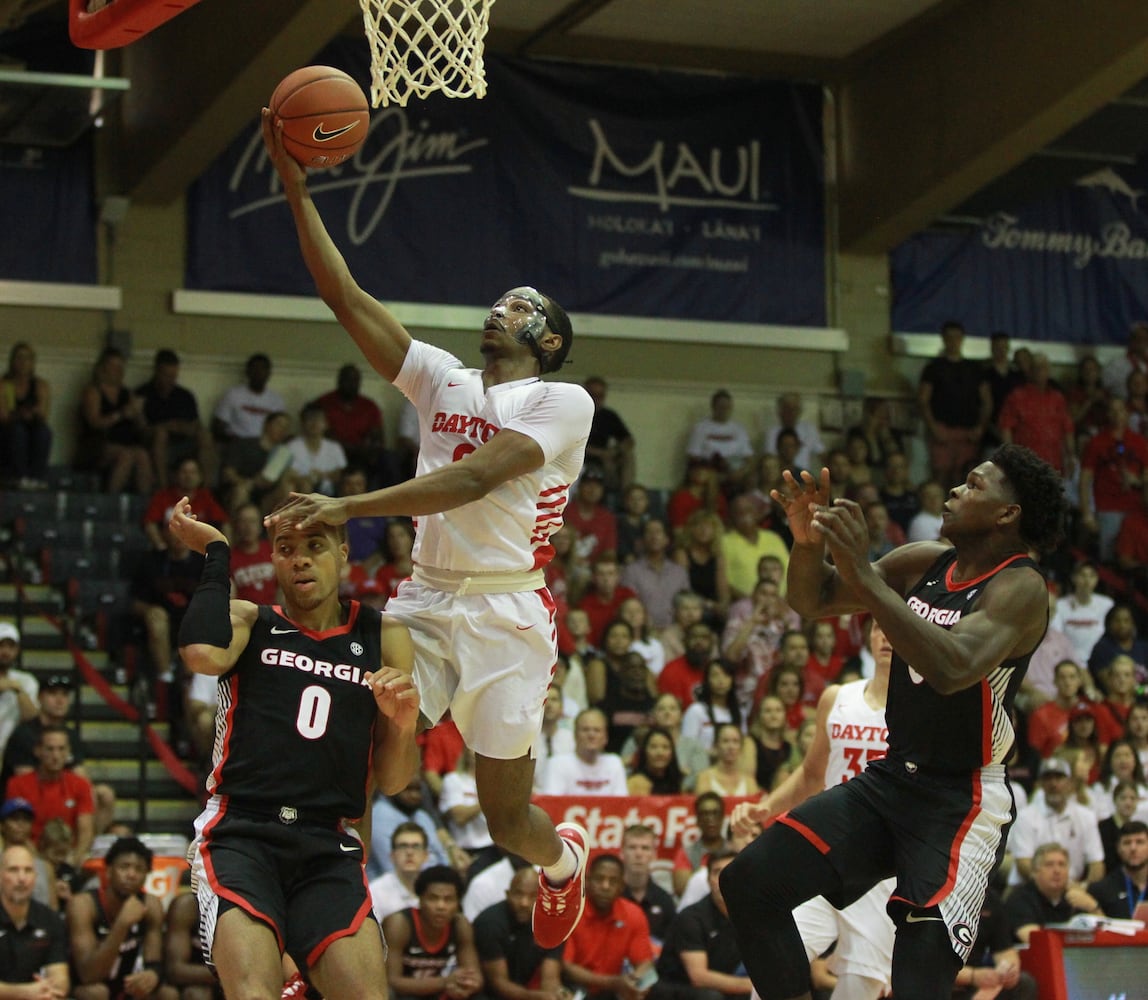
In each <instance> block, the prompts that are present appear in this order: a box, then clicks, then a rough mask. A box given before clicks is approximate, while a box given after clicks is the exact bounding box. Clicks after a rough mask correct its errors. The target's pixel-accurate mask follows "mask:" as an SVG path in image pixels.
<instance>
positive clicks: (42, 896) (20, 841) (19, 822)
mask: <svg viewBox="0 0 1148 1000" xmlns="http://www.w3.org/2000/svg"><path fill="white" fill-rule="evenodd" d="M35 818H36V810H35V809H33V808H32V803H31V802H29V801H28V800H27V799H6V800H4V802H3V805H0V846H2V847H26V848H27V849H28V850H29V851H30V852H31V854H32V858H33V868H34V869H35V872H34V874H35V886H34V887H33V889H32V898H33V899H34V900H36V902H38V903H43V904H44V905H45V906H47V907H49V908H50V909H52V910H56V909H58V897H57V895H56V866H55V865H54V864H52V862H51V861H49V860H48V859H47V858H45V857H43V856H42V855H41V854H40V852H39V851H37V849H36V841H35V840H33V839H32V823H33V822H34V821H35ZM3 969H4V967H3V966H2V965H0V975H2V974H3ZM2 993H3V991H2V990H0V994H2Z"/></svg>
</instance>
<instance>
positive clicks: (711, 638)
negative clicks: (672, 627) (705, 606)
mask: <svg viewBox="0 0 1148 1000" xmlns="http://www.w3.org/2000/svg"><path fill="white" fill-rule="evenodd" d="M685 645H686V651H685V652H684V653H683V654H682V655H681V656H679V657H677V658H676V659H673V660H670V662H669V663H667V664H666V666H665V668H664V669H663V670H662V672H661V673H660V674H658V690H659V691H661V692H663V693H669V694H672V695H674V696H675V697H676V698H677V699H678V702H679V703H680V704H681V705H682V707H683V708H689V706H690V705H692V704H693V701H694V696H695V694H696V692H697V691H698V689H699V688H700V687H701V685H702V683H703V682H704V681H705V677H706V668H707V667H708V666H709V664H710V661H711V660H713V658H714V657H715V656H716V655H717V648H716V647H717V641H716V636H715V635H714V634H713V630H712V629H711V628H710V627H709V626H708V625H707V624H706V623H705V622H701V621H699V622H695V623H694V624H693V625H690V626H689V628H687V629H686V642H685Z"/></svg>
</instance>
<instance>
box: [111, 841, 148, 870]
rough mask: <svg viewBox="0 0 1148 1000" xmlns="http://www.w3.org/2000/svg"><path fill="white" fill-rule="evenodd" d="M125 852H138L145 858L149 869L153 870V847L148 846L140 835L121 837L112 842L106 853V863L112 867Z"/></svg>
mask: <svg viewBox="0 0 1148 1000" xmlns="http://www.w3.org/2000/svg"><path fill="white" fill-rule="evenodd" d="M124 854H138V855H139V856H140V857H141V858H143V860H144V864H146V865H147V867H148V870H149V871H150V870H151V862H152V853H151V848H149V847H148V846H147V844H145V843H144V842H143V841H142V840H140V839H139V837H120V838H119V839H118V840H116V841H114V842H113V843H112V846H111V847H109V848H108V853H107V854H105V855H104V865H105V867H107V868H111V866H112V865H114V864H115V862H116V859H117V858H118V857H120V856H121V855H124Z"/></svg>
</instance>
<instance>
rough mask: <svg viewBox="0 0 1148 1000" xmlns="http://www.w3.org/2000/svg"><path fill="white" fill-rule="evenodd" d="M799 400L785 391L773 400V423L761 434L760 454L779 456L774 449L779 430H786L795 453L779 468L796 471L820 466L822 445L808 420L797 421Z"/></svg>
mask: <svg viewBox="0 0 1148 1000" xmlns="http://www.w3.org/2000/svg"><path fill="white" fill-rule="evenodd" d="M801 412H802V403H801V397H800V396H799V395H798V394H797V393H795V392H787V393H784V394H783V395H781V396H778V397H777V423H776V424H774V425H773V426H771V427H770V428H769V430H767V431H766V432H765V442H764V446H763V447H762V451H764V452H767V453H770V454H774V455H779V456H780V455H781V449H780V448H779V447H778V436H779V435H780V433H781V431H782V430H785V429H789V430H792V431H793V432H794V437H795V439H796V441H797V451H796V452H795V453H794V455H793V456H792V460H791V461H789V460H783V461H782V465H781V467H782V468H783V469H789V468H793V467H794V466H796V468H798V469H813V468H820V467H821V460H822V456H823V454H824V452H825V445H824V443H823V442H822V440H821V435H820V433H819V432H818V430H817V425H816V424H814V423H811V422H810V421H808V420H802V419H801Z"/></svg>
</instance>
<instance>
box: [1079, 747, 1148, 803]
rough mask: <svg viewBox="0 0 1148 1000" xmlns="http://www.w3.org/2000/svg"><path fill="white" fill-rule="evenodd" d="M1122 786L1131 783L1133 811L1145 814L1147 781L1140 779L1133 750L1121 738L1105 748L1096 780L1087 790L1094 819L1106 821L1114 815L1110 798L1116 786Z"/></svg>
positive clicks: (1141, 775)
mask: <svg viewBox="0 0 1148 1000" xmlns="http://www.w3.org/2000/svg"><path fill="white" fill-rule="evenodd" d="M1122 782H1124V783H1131V784H1132V786H1133V788H1135V789H1136V797H1137V803H1136V808H1137V810H1138V811H1141V810H1143V811H1148V778H1146V777H1145V775H1144V768H1143V767H1142V766H1141V765H1140V758H1139V757H1138V756H1137V755H1136V749H1135V747H1133V746H1132V744H1131V743H1130V742H1128V740H1126V739H1122V738H1121V739H1115V740H1113V741H1112V742H1111V743H1109V744H1108V749H1107V750H1106V751H1105V753H1104V763H1103V765H1102V766H1101V768H1100V776H1099V780H1098V781H1097V782H1096V783H1095V784H1094V785H1093V786H1092V788H1090V789H1089V792H1090V793H1091V798H1092V808H1093V811H1094V812H1095V813H1096V815H1097V818H1098V819H1101V820H1104V819H1108V818H1109V817H1110V816H1111V815H1112V813H1113V812H1114V811H1115V803H1114V801H1113V796H1114V795H1115V794H1116V786H1117V785H1119V784H1121V783H1122Z"/></svg>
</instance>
